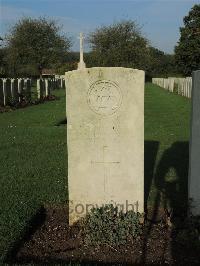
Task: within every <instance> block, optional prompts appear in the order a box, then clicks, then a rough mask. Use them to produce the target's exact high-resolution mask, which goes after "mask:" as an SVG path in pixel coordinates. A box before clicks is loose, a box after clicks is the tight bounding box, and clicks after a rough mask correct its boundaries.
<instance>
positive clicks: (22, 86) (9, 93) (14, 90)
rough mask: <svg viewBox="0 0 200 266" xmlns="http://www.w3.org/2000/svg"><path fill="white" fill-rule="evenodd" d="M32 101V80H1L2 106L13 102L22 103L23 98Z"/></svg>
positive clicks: (0, 95)
mask: <svg viewBox="0 0 200 266" xmlns="http://www.w3.org/2000/svg"><path fill="white" fill-rule="evenodd" d="M23 97H26V98H27V100H30V99H31V80H30V79H22V78H19V79H9V78H3V79H0V105H1V106H5V105H9V104H11V103H13V102H20V101H22V98H23Z"/></svg>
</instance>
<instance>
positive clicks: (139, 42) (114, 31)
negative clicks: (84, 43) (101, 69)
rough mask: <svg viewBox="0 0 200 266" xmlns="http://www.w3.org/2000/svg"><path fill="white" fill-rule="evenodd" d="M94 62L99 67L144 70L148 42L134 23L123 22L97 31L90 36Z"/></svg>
mask: <svg viewBox="0 0 200 266" xmlns="http://www.w3.org/2000/svg"><path fill="white" fill-rule="evenodd" d="M89 42H90V44H91V48H92V54H91V56H92V59H93V60H92V61H93V62H95V64H96V65H98V66H118V67H120V66H123V67H133V68H140V69H144V68H145V66H146V56H145V55H146V54H147V53H148V40H147V39H146V38H145V37H143V36H142V34H141V31H140V28H139V26H138V25H137V24H136V23H135V22H134V21H129V20H125V21H121V22H117V23H114V24H112V25H110V26H103V27H100V28H98V29H96V30H95V31H94V32H92V33H90V35H89Z"/></svg>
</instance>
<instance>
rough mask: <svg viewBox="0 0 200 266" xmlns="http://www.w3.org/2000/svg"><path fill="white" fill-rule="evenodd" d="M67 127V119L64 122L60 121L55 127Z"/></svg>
mask: <svg viewBox="0 0 200 266" xmlns="http://www.w3.org/2000/svg"><path fill="white" fill-rule="evenodd" d="M64 125H67V118H64V119H62V120H60V121H59V122H58V123H56V124H55V126H57V127H58V126H64Z"/></svg>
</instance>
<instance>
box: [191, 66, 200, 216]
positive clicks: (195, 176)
mask: <svg viewBox="0 0 200 266" xmlns="http://www.w3.org/2000/svg"><path fill="white" fill-rule="evenodd" d="M199 160H200V70H199V71H195V72H194V73H193V88H192V120H191V138H190V167H189V198H191V199H192V200H193V202H192V205H193V206H194V209H192V212H193V214H194V215H200V163H199Z"/></svg>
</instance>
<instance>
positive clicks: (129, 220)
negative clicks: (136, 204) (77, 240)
mask: <svg viewBox="0 0 200 266" xmlns="http://www.w3.org/2000/svg"><path fill="white" fill-rule="evenodd" d="M141 217H142V215H141V214H139V213H135V212H133V211H128V212H127V213H123V212H122V211H119V210H118V207H114V206H113V205H112V204H110V205H105V206H103V207H100V208H93V209H92V210H91V212H90V213H89V214H87V215H86V218H85V219H84V220H83V223H82V225H83V227H82V228H83V235H84V241H85V243H86V244H87V245H100V244H108V245H111V246H118V245H120V244H125V243H126V242H127V241H128V240H131V239H134V238H136V237H138V235H139V234H140V233H141V229H142V225H141V223H140V218H141Z"/></svg>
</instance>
